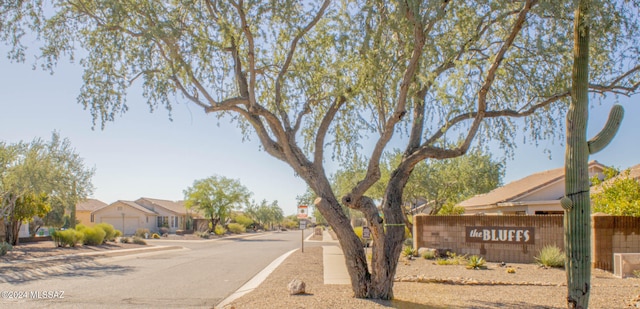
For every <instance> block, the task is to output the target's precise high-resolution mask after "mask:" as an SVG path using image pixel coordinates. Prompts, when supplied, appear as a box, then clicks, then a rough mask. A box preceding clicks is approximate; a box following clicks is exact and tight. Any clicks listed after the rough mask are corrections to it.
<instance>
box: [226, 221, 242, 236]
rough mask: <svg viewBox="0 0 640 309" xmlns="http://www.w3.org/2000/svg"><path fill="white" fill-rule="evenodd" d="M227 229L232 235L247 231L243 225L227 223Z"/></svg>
mask: <svg viewBox="0 0 640 309" xmlns="http://www.w3.org/2000/svg"><path fill="white" fill-rule="evenodd" d="M227 229H229V231H230V232H231V233H234V234H242V233H244V232H246V231H247V229H246V228H245V227H244V225H242V224H239V223H229V224H227Z"/></svg>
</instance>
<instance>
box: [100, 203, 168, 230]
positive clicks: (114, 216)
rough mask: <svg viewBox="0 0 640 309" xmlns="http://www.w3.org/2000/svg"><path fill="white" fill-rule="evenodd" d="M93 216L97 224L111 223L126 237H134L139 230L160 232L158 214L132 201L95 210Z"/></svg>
mask: <svg viewBox="0 0 640 309" xmlns="http://www.w3.org/2000/svg"><path fill="white" fill-rule="evenodd" d="M91 215H92V216H93V219H94V222H95V223H102V222H106V223H109V224H111V225H113V227H115V228H116V229H117V230H121V231H122V232H123V234H124V235H133V234H135V232H136V230H137V229H139V228H146V229H149V231H152V232H153V231H157V230H158V229H157V227H156V220H157V219H156V218H157V217H158V213H157V212H155V211H153V210H150V209H147V208H145V207H143V206H141V205H139V204H137V203H135V202H132V201H122V200H120V201H116V202H114V203H112V204H110V205H107V206H105V207H102V208H99V209H96V210H94V211H93V212H92V213H91Z"/></svg>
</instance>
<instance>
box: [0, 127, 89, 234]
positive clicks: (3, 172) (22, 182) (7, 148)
mask: <svg viewBox="0 0 640 309" xmlns="http://www.w3.org/2000/svg"><path fill="white" fill-rule="evenodd" d="M0 164H1V166H0V177H1V179H0V196H1V197H2V199H1V201H0V214H2V217H3V218H4V224H5V227H6V230H7V233H6V241H7V242H10V243H12V244H17V243H18V234H17V231H18V230H19V229H20V226H21V225H22V222H24V221H30V220H31V219H30V218H32V217H33V216H38V217H41V218H42V217H44V216H46V214H47V212H48V211H49V210H50V207H51V206H50V205H51V204H52V203H59V204H61V205H68V208H67V209H68V210H69V211H70V213H71V216H72V218H75V209H74V208H75V204H76V203H77V201H78V199H84V198H87V197H88V196H89V194H90V193H91V192H92V191H93V185H92V183H91V177H92V176H93V174H94V169H89V168H86V167H85V166H84V162H83V159H82V158H80V156H79V155H78V154H77V153H76V152H75V149H73V148H72V147H71V144H70V142H69V140H68V139H61V138H60V136H59V134H58V133H56V132H54V133H53V134H52V138H51V140H50V141H49V142H44V141H43V140H41V139H35V140H33V141H32V142H31V143H24V142H19V143H17V144H13V145H7V144H6V143H0ZM45 196H46V202H43V201H42V199H44V198H45ZM45 204H46V207H45ZM45 209H46V211H44V210H45ZM31 214H33V216H31V217H29V216H30V215H31Z"/></svg>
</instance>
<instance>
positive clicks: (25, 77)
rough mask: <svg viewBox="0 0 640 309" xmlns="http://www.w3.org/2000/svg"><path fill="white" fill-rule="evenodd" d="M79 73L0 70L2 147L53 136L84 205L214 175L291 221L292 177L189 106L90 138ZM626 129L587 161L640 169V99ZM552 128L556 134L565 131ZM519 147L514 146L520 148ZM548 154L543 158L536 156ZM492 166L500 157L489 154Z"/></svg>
mask: <svg viewBox="0 0 640 309" xmlns="http://www.w3.org/2000/svg"><path fill="white" fill-rule="evenodd" d="M81 76H82V71H81V68H80V66H79V65H74V64H69V63H64V62H63V63H61V64H60V65H59V66H58V67H57V68H56V70H55V74H53V75H51V74H49V72H43V71H41V70H32V66H31V64H29V63H27V64H13V63H10V62H9V61H8V60H6V58H2V59H1V60H0V132H1V133H0V140H3V141H5V142H7V143H17V142H19V141H31V140H33V139H34V138H37V137H40V138H43V139H45V140H49V139H50V137H51V133H52V132H53V131H58V132H59V133H60V135H61V136H62V137H63V138H68V139H69V140H70V142H71V145H72V146H73V147H74V148H75V149H76V152H77V153H79V154H80V156H81V157H82V158H84V162H85V165H86V166H88V167H95V175H94V177H93V184H94V186H95V190H94V194H93V196H92V197H93V198H96V199H99V200H101V201H103V202H105V203H108V204H110V203H113V202H115V201H117V200H135V199H138V198H140V197H149V198H157V199H167V200H181V199H183V198H184V194H183V190H185V189H186V188H187V187H189V186H191V185H192V184H193V182H194V181H195V180H198V179H204V178H207V177H209V176H213V175H219V176H224V177H228V178H233V179H238V180H240V182H241V183H242V184H243V185H244V186H246V187H247V188H248V189H249V190H250V191H251V192H253V199H254V200H255V201H261V200H263V199H266V200H267V201H269V202H271V201H274V200H277V201H278V204H279V206H280V207H281V208H282V209H283V211H284V213H285V215H290V214H295V213H296V207H297V203H296V196H298V195H301V194H303V193H304V192H305V189H306V185H305V183H304V181H303V180H302V179H300V178H298V177H296V176H295V175H294V173H293V171H292V169H291V168H290V167H289V166H288V165H286V164H285V163H284V162H281V161H279V160H277V159H275V158H273V157H271V156H270V155H268V154H267V153H266V152H264V151H261V150H260V147H259V143H258V141H257V138H252V139H251V140H250V141H245V142H242V134H241V132H240V130H239V129H238V128H236V127H235V126H234V125H233V124H230V123H229V121H228V120H224V119H223V120H220V121H219V120H218V119H217V118H216V117H215V116H214V115H205V114H204V113H203V112H202V110H200V109H198V108H197V107H196V106H194V105H190V104H185V103H184V102H182V103H177V104H176V105H174V106H173V111H172V114H171V118H172V121H170V120H169V114H168V112H167V111H166V110H164V109H160V110H157V111H155V112H154V113H150V112H149V108H148V106H147V105H146V101H145V100H144V98H142V96H141V95H139V94H136V93H132V94H131V95H130V96H129V97H128V99H127V100H128V102H127V104H128V106H129V111H128V112H127V113H125V114H123V115H120V116H118V117H117V118H116V120H115V122H109V123H107V125H106V127H105V128H104V129H101V128H100V124H98V125H97V127H96V128H95V129H92V126H93V124H92V116H91V113H90V111H88V110H84V109H83V106H82V105H80V104H79V103H77V101H76V97H77V95H78V94H79V91H80V87H81V86H82V79H81ZM612 102H613V99H612V98H610V99H607V100H606V101H605V103H603V104H602V105H596V106H594V107H593V108H592V109H591V110H590V119H589V137H591V136H594V135H595V134H596V133H597V132H598V131H599V130H600V128H602V126H603V125H604V123H605V121H606V117H607V115H608V112H609V109H610V107H611V104H612ZM619 103H620V104H622V105H623V106H624V108H625V119H624V120H623V122H622V126H621V128H620V130H619V132H618V134H617V135H616V137H615V139H614V140H613V141H612V143H611V144H610V145H609V146H608V147H607V148H605V149H604V150H602V151H601V152H599V153H597V154H595V155H592V156H591V157H590V160H598V161H599V162H601V163H603V164H605V165H613V166H614V167H617V168H622V169H624V168H627V167H630V166H633V165H636V164H640V155H639V154H640V139H639V137H640V119H638V116H640V96H636V97H634V98H632V99H627V98H620V100H619ZM564 125H565V124H564V123H558V129H559V130H561V129H562V128H563V127H564ZM521 140H522V138H519V139H518V141H521ZM545 149H546V150H548V152H546V151H545ZM564 151H565V149H564V146H563V145H561V144H559V143H558V142H557V141H556V142H552V141H541V142H539V144H538V146H534V145H527V144H522V142H520V143H519V144H518V148H517V149H516V151H515V155H514V157H513V159H507V161H506V175H505V177H504V181H503V182H504V183H505V184H506V183H509V182H511V181H514V180H517V179H520V178H522V177H525V176H527V175H529V174H532V173H536V172H540V171H544V170H548V169H553V168H560V167H563V166H564ZM492 153H493V157H494V158H502V157H503V156H504V153H503V152H502V150H500V149H498V148H497V147H496V148H495V149H492Z"/></svg>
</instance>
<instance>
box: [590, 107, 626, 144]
mask: <svg viewBox="0 0 640 309" xmlns="http://www.w3.org/2000/svg"><path fill="white" fill-rule="evenodd" d="M623 116H624V108H622V106H621V105H617V104H616V105H614V106H613V108H611V111H610V112H609V118H608V119H607V123H606V124H605V126H604V128H602V131H600V133H598V135H596V136H595V137H593V138H592V139H591V140H589V141H588V142H587V145H588V147H589V153H590V154H594V153H596V152H599V151H600V150H602V149H604V148H605V147H607V145H609V143H610V142H611V140H612V139H613V137H614V136H615V135H616V133H618V129H619V128H620V123H621V122H622V117H623Z"/></svg>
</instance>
